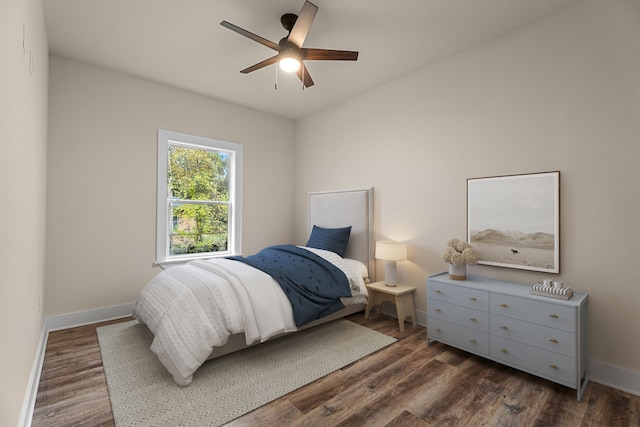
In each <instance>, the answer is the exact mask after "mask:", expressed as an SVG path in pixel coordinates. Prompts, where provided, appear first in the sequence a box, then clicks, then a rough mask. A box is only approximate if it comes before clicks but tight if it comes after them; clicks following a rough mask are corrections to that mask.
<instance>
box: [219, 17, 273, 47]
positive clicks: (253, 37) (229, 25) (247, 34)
mask: <svg viewBox="0 0 640 427" xmlns="http://www.w3.org/2000/svg"><path fill="white" fill-rule="evenodd" d="M220 25H222V26H223V27H225V28H228V29H230V30H231V31H235V32H236V33H238V34H241V35H243V36H245V37H248V38H250V39H251V40H253V41H255V42H258V43H260V44H261V45H264V46H266V47H268V48H271V49H273V50H275V51H278V50H279V49H280V46H279V45H278V44H277V43H274V42H272V41H271V40H267V39H265V38H264V37H260V36H258V35H256V34H253V33H252V32H250V31H247V30H245V29H242V28H240V27H238V26H237V25H233V24H232V23H230V22H227V21H222V22H221V23H220Z"/></svg>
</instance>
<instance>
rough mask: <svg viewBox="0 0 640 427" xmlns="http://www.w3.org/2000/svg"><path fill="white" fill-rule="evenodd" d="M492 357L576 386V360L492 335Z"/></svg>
mask: <svg viewBox="0 0 640 427" xmlns="http://www.w3.org/2000/svg"><path fill="white" fill-rule="evenodd" d="M490 348H491V357H493V358H494V359H496V360H498V361H503V362H504V363H507V364H509V365H511V366H514V367H520V368H522V369H525V370H529V371H533V372H534V373H536V374H537V375H540V376H543V377H546V378H548V379H551V380H553V381H557V382H561V383H565V384H568V385H571V386H574V385H575V384H576V382H577V378H576V375H577V373H576V372H577V370H576V359H574V358H571V357H567V356H563V355H561V354H558V353H552V352H550V351H545V350H541V349H539V348H535V347H531V346H529V345H526V344H522V343H518V342H515V341H511V340H507V339H504V338H501V337H497V336H494V335H492V336H491V337H490Z"/></svg>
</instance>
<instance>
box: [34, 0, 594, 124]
mask: <svg viewBox="0 0 640 427" xmlns="http://www.w3.org/2000/svg"><path fill="white" fill-rule="evenodd" d="M580 1H582V0H396V1H390V0H387V1H383V0H315V1H314V3H315V4H316V5H317V6H318V7H319V11H318V14H317V15H316V18H315V21H314V23H313V26H312V27H311V31H310V32H309V35H308V37H307V39H306V41H305V43H304V47H316V48H325V49H338V50H357V51H359V52H360V56H359V58H358V61H357V62H337V61H309V62H307V63H306V64H307V68H308V70H309V73H310V75H311V77H312V78H313V79H314V81H315V86H312V87H310V88H308V89H305V90H302V85H301V83H300V81H299V80H298V78H297V77H296V76H295V75H289V74H285V73H283V72H279V73H278V77H277V78H278V89H277V90H275V89H274V84H275V82H276V67H275V66H274V65H272V66H269V67H266V68H263V69H261V70H258V71H255V72H253V73H251V74H247V75H245V74H240V73H239V70H241V69H243V68H246V67H248V66H250V65H253V64H255V63H257V62H259V61H262V60H263V59H266V58H268V57H270V56H273V54H274V52H273V51H272V50H270V49H268V48H267V47H265V46H262V45H260V44H258V43H256V42H254V41H252V40H249V39H248V38H245V37H243V36H240V35H239V34H236V33H234V32H232V31H230V30H228V29H226V28H224V27H222V26H221V25H220V22H221V21H223V20H226V21H229V22H231V23H233V24H235V25H237V26H239V27H242V28H244V29H246V30H248V31H251V32H253V33H255V34H258V35H260V36H262V37H264V38H267V39H269V40H272V41H274V42H276V43H277V42H278V41H279V40H280V38H282V37H284V36H286V31H285V30H284V29H283V28H282V26H281V25H280V16H281V15H282V14H284V13H296V14H297V13H298V12H299V11H300V9H301V8H302V5H303V3H304V0H269V1H266V0H43V2H44V10H45V21H46V26H47V33H48V37H49V49H50V52H51V53H52V54H56V55H60V56H63V57H66V58H70V59H75V60H78V61H82V62H86V63H90V64H94V65H97V66H101V67H105V68H108V69H112V70H116V71H120V72H123V73H127V74H130V75H133V76H138V77H142V78H145V79H148V80H152V81H156V82H160V83H164V84H168V85H171V86H175V87H178V88H181V89H185V90H189V91H192V92H196V93H200V94H204V95H207V96H211V97H214V98H218V99H221V100H225V101H230V102H233V103H236V104H239V105H243V106H246V107H250V108H254V109H257V110H261V111H265V112H268V113H272V114H275V115H278V116H281V117H285V118H290V119H298V118H302V117H305V116H307V115H309V114H311V113H313V112H316V111H319V110H321V109H324V108H327V107H329V106H332V105H334V104H336V103H339V102H341V101H343V100H345V99H348V98H350V97H352V96H354V95H357V94H360V93H362V92H365V91H367V90H370V89H372V88H374V87H376V86H379V85H381V84H384V83H386V82H389V81H391V80H394V79H397V78H399V77H401V76H404V75H407V74H409V73H411V72H413V71H416V70H419V69H421V68H424V67H426V66H428V65H430V64H434V63H436V62H438V61H441V60H443V59H444V58H447V57H450V56H452V55H455V54H457V53H459V52H462V51H464V50H466V49H469V48H471V47H473V46H474V45H477V44H479V43H482V42H484V41H487V40H489V39H491V38H494V37H496V36H500V35H502V34H505V33H508V32H511V31H513V30H515V29H517V28H519V27H522V26H524V25H527V24H529V23H532V22H534V21H536V20H539V19H542V18H544V17H546V16H549V15H551V14H553V13H555V12H557V11H559V10H561V9H563V8H565V7H568V6H570V5H572V4H575V3H578V2H580Z"/></svg>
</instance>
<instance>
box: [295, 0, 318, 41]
mask: <svg viewBox="0 0 640 427" xmlns="http://www.w3.org/2000/svg"><path fill="white" fill-rule="evenodd" d="M316 13H318V6H316V5H315V4H313V3H311V2H310V1H308V0H307V1H306V2H305V3H304V6H302V10H301V11H300V14H298V19H297V20H296V23H295V24H294V25H293V28H292V29H291V32H290V33H289V37H288V38H287V40H288V41H289V42H290V43H293V44H294V45H296V46H297V47H298V48H301V47H302V43H304V39H306V38H307V34H308V33H309V29H311V24H313V20H314V19H315V17H316Z"/></svg>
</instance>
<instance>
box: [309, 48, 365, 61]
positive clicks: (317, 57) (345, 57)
mask: <svg viewBox="0 0 640 427" xmlns="http://www.w3.org/2000/svg"><path fill="white" fill-rule="evenodd" d="M302 57H303V58H304V59H305V60H310V61H357V60H358V52H355V51H352V50H331V49H310V48H303V49H302Z"/></svg>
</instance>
